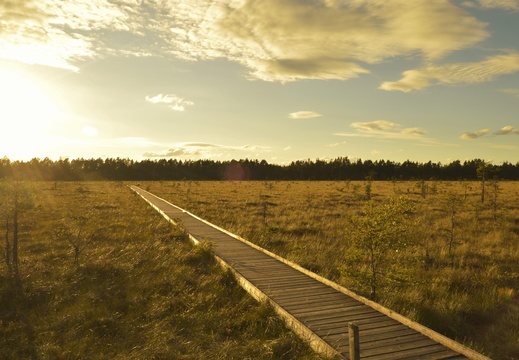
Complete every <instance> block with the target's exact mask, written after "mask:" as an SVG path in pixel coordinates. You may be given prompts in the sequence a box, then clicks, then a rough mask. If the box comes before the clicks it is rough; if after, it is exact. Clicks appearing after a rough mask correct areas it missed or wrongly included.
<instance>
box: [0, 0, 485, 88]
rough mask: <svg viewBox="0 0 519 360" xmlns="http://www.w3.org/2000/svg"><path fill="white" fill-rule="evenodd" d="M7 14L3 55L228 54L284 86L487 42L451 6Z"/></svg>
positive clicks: (283, 4)
mask: <svg viewBox="0 0 519 360" xmlns="http://www.w3.org/2000/svg"><path fill="white" fill-rule="evenodd" d="M0 13H2V14H3V15H2V18H1V19H0V39H1V40H0V57H7V58H11V59H14V60H18V61H23V62H29V63H39V64H45V65H49V66H55V67H62V68H67V69H72V70H77V69H78V68H79V67H80V65H81V62H80V61H82V60H85V59H89V58H98V57H103V56H106V55H125V56H128V55H134V56H143V55H161V56H166V57H168V56H172V57H175V58H182V59H188V60H209V59H217V58H225V59H229V60H231V61H235V62H238V63H240V64H242V65H243V66H245V67H246V68H248V69H249V72H250V76H251V78H254V79H261V80H266V81H280V82H288V81H295V80H299V79H341V80H346V79H351V78H354V77H357V76H360V75H362V74H367V73H369V70H368V69H367V67H366V64H377V63H380V62H382V61H385V60H388V59H391V58H394V57H400V56H416V55H417V54H418V55H420V56H422V57H423V58H424V59H426V60H436V59H440V58H442V57H444V56H445V55H447V54H449V53H451V52H453V51H457V50H460V49H464V48H467V47H470V46H473V45H474V44H477V43H479V42H481V41H482V40H484V39H485V38H487V37H488V36H489V33H488V32H487V30H486V24H485V23H484V22H482V21H479V20H477V19H476V18H475V17H474V16H472V15H471V14H470V13H469V12H468V11H466V10H465V9H463V8H462V7H460V6H456V4H454V3H453V2H450V1H444V0H442V1H430V0H413V1H412V3H410V2H409V0H392V1H387V0H348V1H346V0H314V1H306V0H283V1H279V0H262V1H256V0H169V1H137V0H116V1H115V0H114V1H111V0H110V1H109V0H75V1H58V0H4V1H3V2H2V3H0ZM4 14H6V15H4ZM121 39H122V40H123V41H121ZM323 39H326V40H325V41H323Z"/></svg>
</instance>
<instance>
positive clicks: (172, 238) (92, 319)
mask: <svg viewBox="0 0 519 360" xmlns="http://www.w3.org/2000/svg"><path fill="white" fill-rule="evenodd" d="M181 186H183V185H180V187H181ZM29 188H30V191H31V193H32V194H33V195H34V203H33V205H34V206H33V207H32V208H31V209H29V210H27V211H24V212H22V213H21V214H20V216H19V223H20V246H19V253H20V255H19V258H20V261H19V266H18V275H17V274H16V271H15V270H14V269H13V266H10V267H9V266H8V265H7V264H6V261H5V248H4V240H2V242H1V245H0V249H1V251H2V255H1V256H0V359H49V360H51V359H52V360H54V359H67V360H68V359H321V357H320V356H319V355H316V354H314V353H313V352H312V350H311V349H310V348H309V347H308V346H307V345H306V344H305V343H303V342H302V341H301V340H300V339H299V338H298V337H296V336H295V335H294V334H293V333H292V332H290V331H289V330H288V329H287V328H286V327H285V326H284V324H283V323H282V322H281V320H280V319H279V318H278V317H277V316H276V315H275V313H274V312H273V310H272V309H271V308H270V307H269V306H267V305H264V304H258V303H257V302H256V301H254V300H253V299H252V298H251V297H249V296H248V295H247V294H246V293H245V292H244V291H243V290H242V289H241V288H240V287H239V286H237V284H236V282H235V280H234V278H233V277H232V276H231V275H230V274H229V273H227V272H224V271H223V270H221V269H220V267H219V266H217V264H215V262H214V261H213V259H212V257H211V255H210V248H209V247H208V246H207V245H206V246H202V247H199V248H195V247H193V246H192V245H191V244H190V243H189V241H188V240H187V238H186V236H185V234H184V232H183V231H182V230H181V229H178V228H174V227H171V226H170V225H169V224H168V223H167V222H166V221H165V220H164V219H163V218H162V217H161V216H160V215H159V214H158V213H157V212H156V211H154V210H153V209H152V208H151V207H149V205H147V204H146V203H145V202H144V201H143V200H142V199H141V198H140V197H138V196H136V195H135V194H133V193H132V192H131V191H130V190H129V188H128V187H127V186H125V185H124V184H122V183H115V182H88V183H79V182H67V183H51V182H48V183H32V184H29ZM177 189H179V190H180V188H177ZM0 195H5V194H0ZM207 201H211V200H210V199H208V200H207ZM2 221H5V219H2ZM4 224H5V222H2V226H4ZM2 230H3V231H2V234H4V232H5V229H4V227H2ZM11 232H12V229H11ZM2 239H4V237H3V236H2ZM75 249H77V250H78V251H77V253H76V251H75Z"/></svg>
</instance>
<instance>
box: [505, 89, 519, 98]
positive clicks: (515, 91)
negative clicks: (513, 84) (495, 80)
mask: <svg viewBox="0 0 519 360" xmlns="http://www.w3.org/2000/svg"><path fill="white" fill-rule="evenodd" d="M501 92H504V93H505V94H510V95H514V96H517V97H519V88H509V89H502V90H501Z"/></svg>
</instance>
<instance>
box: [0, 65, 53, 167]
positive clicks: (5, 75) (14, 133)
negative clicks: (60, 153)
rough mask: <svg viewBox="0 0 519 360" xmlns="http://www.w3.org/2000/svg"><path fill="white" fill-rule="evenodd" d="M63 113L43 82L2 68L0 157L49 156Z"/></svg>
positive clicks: (25, 158) (0, 80) (0, 81)
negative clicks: (54, 132)
mask: <svg viewBox="0 0 519 360" xmlns="http://www.w3.org/2000/svg"><path fill="white" fill-rule="evenodd" d="M59 117H60V111H59V109H58V107H57V105H56V102H55V101H54V100H53V98H52V97H51V95H50V93H49V91H45V89H44V87H43V86H42V85H41V84H39V83H38V82H37V81H35V80H32V79H31V78H30V77H29V76H27V75H25V74H24V73H21V72H17V71H13V70H11V69H2V68H0V124H1V125H0V157H3V156H7V157H9V158H11V159H20V160H28V159H30V158H33V157H45V154H46V152H47V149H48V147H49V146H50V145H51V144H52V127H53V126H54V125H56V123H57V121H58V119H59Z"/></svg>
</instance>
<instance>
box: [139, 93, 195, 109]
mask: <svg viewBox="0 0 519 360" xmlns="http://www.w3.org/2000/svg"><path fill="white" fill-rule="evenodd" d="M145 99H146V101H147V102H149V103H151V104H165V105H167V107H168V108H170V109H171V110H175V111H185V110H186V106H192V105H194V102H192V101H190V100H186V99H184V98H181V97H179V96H177V95H174V94H168V95H163V94H158V95H155V96H149V95H148V96H146V97H145Z"/></svg>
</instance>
